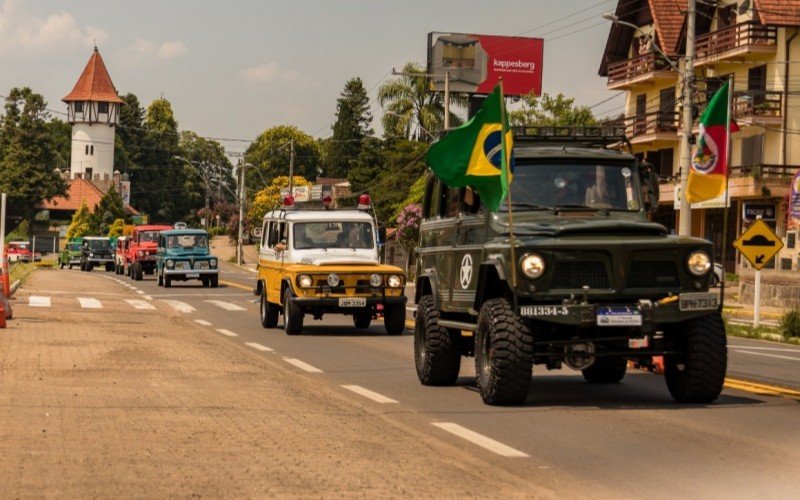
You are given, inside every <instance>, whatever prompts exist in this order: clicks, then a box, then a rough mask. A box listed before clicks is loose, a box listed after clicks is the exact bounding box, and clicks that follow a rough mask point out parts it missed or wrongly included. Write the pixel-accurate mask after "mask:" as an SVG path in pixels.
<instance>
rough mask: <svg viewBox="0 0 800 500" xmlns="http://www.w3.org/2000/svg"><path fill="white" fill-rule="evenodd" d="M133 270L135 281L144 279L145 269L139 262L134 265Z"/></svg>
mask: <svg viewBox="0 0 800 500" xmlns="http://www.w3.org/2000/svg"><path fill="white" fill-rule="evenodd" d="M131 272H132V273H133V279H134V280H135V281H142V278H144V270H143V269H142V265H141V264H139V263H138V262H136V263H135V264H134V265H133V271H131Z"/></svg>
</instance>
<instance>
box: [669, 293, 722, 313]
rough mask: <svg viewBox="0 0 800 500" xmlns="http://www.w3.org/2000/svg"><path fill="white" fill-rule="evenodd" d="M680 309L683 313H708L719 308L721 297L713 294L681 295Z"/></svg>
mask: <svg viewBox="0 0 800 500" xmlns="http://www.w3.org/2000/svg"><path fill="white" fill-rule="evenodd" d="M678 304H679V306H678V308H679V309H680V310H681V311H708V310H713V309H716V308H718V307H719V295H718V294H716V293H711V292H692V293H682V294H680V297H679V300H678Z"/></svg>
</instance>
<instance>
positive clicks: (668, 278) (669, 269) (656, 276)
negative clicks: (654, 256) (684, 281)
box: [627, 260, 680, 288]
mask: <svg viewBox="0 0 800 500" xmlns="http://www.w3.org/2000/svg"><path fill="white" fill-rule="evenodd" d="M678 286H680V278H679V277H678V269H677V267H676V266H675V262H673V261H670V260H663V261H646V260H639V261H633V262H631V265H630V268H629V270H628V284H627V287H628V288H660V287H678Z"/></svg>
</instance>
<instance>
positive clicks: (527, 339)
mask: <svg viewBox="0 0 800 500" xmlns="http://www.w3.org/2000/svg"><path fill="white" fill-rule="evenodd" d="M475 373H476V375H477V378H478V389H479V390H480V393H481V398H482V399H483V402H484V403H486V404H490V405H515V404H521V403H524V402H525V400H526V399H527V398H528V392H529V391H530V387H531V376H532V374H533V335H531V332H530V330H529V329H528V326H527V325H526V324H525V323H524V322H523V321H522V320H521V319H520V318H519V317H518V316H517V315H516V314H514V309H513V308H512V307H511V304H509V303H508V301H507V300H506V299H502V298H500V299H492V300H487V301H486V302H485V303H484V304H483V307H481V311H480V314H479V315H478V329H477V331H476V332H475Z"/></svg>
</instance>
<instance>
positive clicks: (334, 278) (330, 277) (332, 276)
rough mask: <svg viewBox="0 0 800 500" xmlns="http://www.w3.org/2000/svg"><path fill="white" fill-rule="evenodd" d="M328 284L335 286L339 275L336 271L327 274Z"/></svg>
mask: <svg viewBox="0 0 800 500" xmlns="http://www.w3.org/2000/svg"><path fill="white" fill-rule="evenodd" d="M328 284H329V285H330V286H337V285H338V284H339V275H338V274H336V273H331V274H329V275H328Z"/></svg>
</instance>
